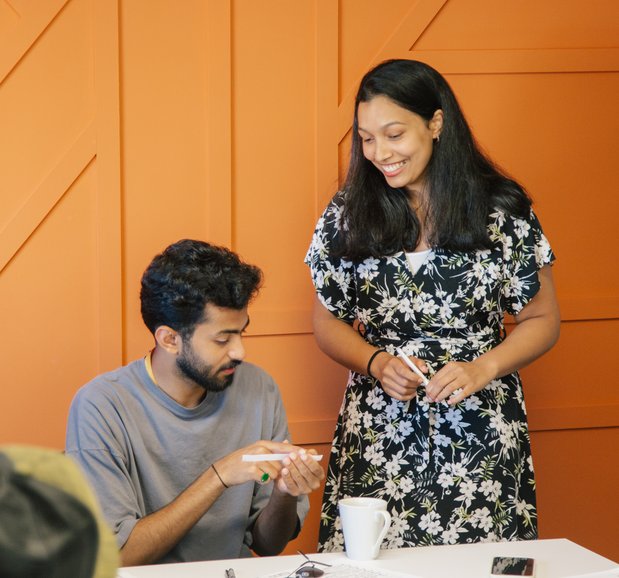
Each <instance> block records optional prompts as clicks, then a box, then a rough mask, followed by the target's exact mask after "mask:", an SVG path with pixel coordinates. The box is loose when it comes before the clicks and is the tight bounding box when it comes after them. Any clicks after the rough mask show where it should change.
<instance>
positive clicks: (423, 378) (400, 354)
mask: <svg viewBox="0 0 619 578" xmlns="http://www.w3.org/2000/svg"><path fill="white" fill-rule="evenodd" d="M396 352H397V353H398V357H399V358H400V359H401V360H402V361H403V362H404V363H406V365H408V367H409V368H410V369H412V370H413V372H414V373H416V374H417V376H418V377H420V378H421V382H422V383H423V384H424V385H428V383H429V381H428V378H427V377H426V376H425V375H424V374H423V373H421V369H419V368H418V367H417V366H416V365H415V364H414V363H413V362H412V361H411V360H410V359H409V358H408V355H406V354H405V353H404V352H403V351H402V350H401V349H400V348H399V347H396Z"/></svg>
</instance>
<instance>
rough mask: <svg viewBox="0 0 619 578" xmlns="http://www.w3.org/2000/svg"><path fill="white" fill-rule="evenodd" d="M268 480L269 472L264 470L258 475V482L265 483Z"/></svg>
mask: <svg viewBox="0 0 619 578" xmlns="http://www.w3.org/2000/svg"><path fill="white" fill-rule="evenodd" d="M268 481H269V474H267V473H266V472H264V474H262V476H260V483H261V484H266V483H267V482H268Z"/></svg>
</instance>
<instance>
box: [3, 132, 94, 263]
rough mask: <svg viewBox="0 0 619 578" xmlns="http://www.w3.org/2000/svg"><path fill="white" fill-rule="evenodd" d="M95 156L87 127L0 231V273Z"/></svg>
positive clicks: (90, 134) (91, 137) (91, 136)
mask: <svg viewBox="0 0 619 578" xmlns="http://www.w3.org/2000/svg"><path fill="white" fill-rule="evenodd" d="M95 156H96V136H95V129H94V127H93V125H92V124H91V125H90V126H88V127H87V128H86V129H85V130H84V131H83V132H82V133H81V134H80V135H79V137H78V138H77V139H76V141H75V142H74V143H73V145H72V146H71V147H70V148H69V150H67V151H66V152H65V153H64V154H63V155H62V157H61V160H60V162H59V163H58V164H57V165H56V167H54V169H52V171H51V172H50V173H49V174H48V175H47V177H45V179H44V180H43V182H41V184H40V185H39V186H38V187H37V188H36V189H35V190H34V191H33V192H32V194H31V195H30V196H29V197H28V199H27V200H26V201H25V203H24V204H23V205H22V207H21V208H20V209H19V211H18V212H17V213H16V214H15V216H14V217H13V218H12V219H11V220H10V221H9V222H8V223H7V224H6V226H5V227H4V228H3V229H2V230H0V273H1V272H2V271H3V269H4V268H5V267H6V266H7V264H8V263H9V262H10V261H11V259H13V257H14V256H15V254H16V253H17V252H18V251H19V250H20V248H21V247H22V246H23V245H24V244H25V243H26V241H27V240H28V238H29V237H30V235H32V233H33V232H34V231H35V230H36V229H37V228H38V227H39V225H40V224H41V223H42V222H43V220H44V219H45V217H46V216H47V215H48V214H49V212H50V211H51V210H52V209H53V208H54V207H55V206H56V204H57V203H58V201H60V199H62V197H63V196H64V195H65V193H66V192H67V190H69V188H70V187H71V185H72V184H73V182H75V180H76V179H77V177H78V176H79V175H80V174H81V173H82V172H83V170H84V168H85V167H86V166H87V165H88V164H89V163H90V162H91V161H92V159H93V158H94V157H95Z"/></svg>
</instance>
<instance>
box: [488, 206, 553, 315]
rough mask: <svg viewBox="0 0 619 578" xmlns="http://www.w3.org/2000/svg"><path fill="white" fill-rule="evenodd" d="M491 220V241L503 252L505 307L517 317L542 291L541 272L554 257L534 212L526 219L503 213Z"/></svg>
mask: <svg viewBox="0 0 619 578" xmlns="http://www.w3.org/2000/svg"><path fill="white" fill-rule="evenodd" d="M492 217H493V218H494V223H493V225H491V227H490V229H491V238H494V240H497V241H499V242H500V243H501V245H502V249H503V263H504V267H503V282H502V289H501V293H502V297H503V307H504V309H505V310H506V311H507V312H508V313H509V314H511V315H517V314H518V313H520V311H522V309H523V307H524V306H525V305H526V304H527V303H528V302H529V301H530V300H531V299H533V297H535V295H536V294H537V292H538V291H539V288H540V281H539V274H538V273H539V270H540V269H541V268H542V267H544V266H545V265H551V264H552V263H553V262H554V260H555V255H554V253H553V251H552V249H551V247H550V243H549V242H548V239H547V238H546V236H545V235H544V232H543V230H542V226H541V225H540V222H539V220H538V219H537V217H536V215H535V213H534V212H533V211H532V210H531V212H530V214H529V217H528V218H526V219H524V218H518V217H512V216H509V215H505V214H503V213H501V212H497V213H495V214H493V215H492Z"/></svg>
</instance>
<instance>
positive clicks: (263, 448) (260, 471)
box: [215, 440, 324, 496]
mask: <svg viewBox="0 0 619 578" xmlns="http://www.w3.org/2000/svg"><path fill="white" fill-rule="evenodd" d="M309 453H314V454H315V453H316V451H315V450H310V451H309V452H307V451H306V450H305V449H303V448H301V447H299V446H294V445H292V444H289V443H288V442H274V441H269V440H259V441H257V442H255V443H253V444H251V445H249V446H246V447H244V448H241V449H239V450H236V451H235V452H232V453H231V454H228V455H227V456H225V457H223V458H221V459H220V460H217V461H216V462H215V468H216V470H217V473H218V474H219V476H220V477H221V481H222V482H223V483H225V484H226V485H227V486H236V485H238V484H243V483H245V482H249V481H254V482H258V483H266V482H268V481H269V480H274V481H275V480H277V487H278V489H279V490H280V491H282V492H285V493H287V494H290V495H291V496H300V495H302V494H309V493H310V492H311V491H312V490H315V489H316V488H318V487H319V486H320V480H322V478H323V477H324V472H323V469H322V467H321V466H320V465H319V464H318V463H317V462H316V461H315V460H314V459H312V458H310V457H308V456H309ZM244 454H289V455H288V457H286V458H285V459H284V461H283V462H281V461H278V460H276V461H272V462H268V461H266V462H244V461H243V460H242V457H243V455H244ZM265 474H267V475H268V479H267V478H266V476H265Z"/></svg>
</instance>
